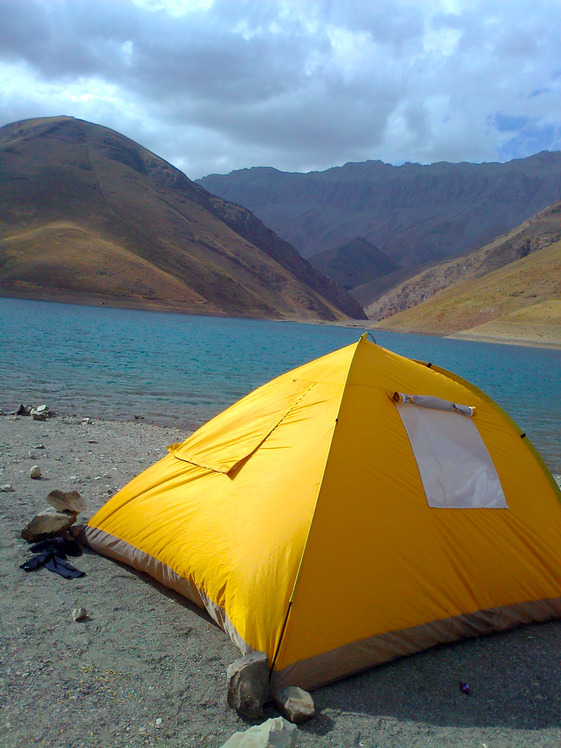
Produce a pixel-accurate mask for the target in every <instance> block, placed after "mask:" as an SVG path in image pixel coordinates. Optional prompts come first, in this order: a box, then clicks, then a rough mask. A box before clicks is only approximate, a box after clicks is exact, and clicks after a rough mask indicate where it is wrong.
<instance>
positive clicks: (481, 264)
mask: <svg viewBox="0 0 561 748" xmlns="http://www.w3.org/2000/svg"><path fill="white" fill-rule="evenodd" d="M560 239H561V201H558V202H556V203H554V204H553V205H550V206H549V207H548V208H546V209H545V210H543V211H541V212H540V213H538V214H537V215H535V216H532V218H529V219H528V220H527V221H524V222H523V223H522V224H521V225H520V226H517V227H516V228H515V229H513V230H512V231H510V232H508V233H507V234H504V235H503V236H500V237H498V238H497V239H495V241H493V242H491V243H490V244H487V245H486V246H485V247H482V248H481V249H479V250H476V251H475V252H472V253H470V254H468V255H465V256H464V257H460V258H458V259H455V260H449V261H448V262H442V263H439V264H438V265H435V266H433V267H430V268H428V269H426V270H423V271H422V272H420V273H418V274H417V275H415V276H413V277H410V278H408V279H407V280H406V281H405V282H403V283H400V284H398V285H396V286H395V287H394V288H392V289H390V290H389V291H387V292H386V293H384V294H383V295H381V296H380V297H379V298H377V299H376V300H375V301H373V302H372V303H371V304H370V305H369V306H367V307H366V311H367V314H368V316H369V317H370V318H371V319H375V320H383V319H384V318H386V317H390V316H392V315H394V314H397V313H399V312H402V311H404V310H406V309H409V308H411V307H415V306H417V305H419V304H421V303H422V302H424V301H426V300H427V299H430V298H431V297H432V296H434V295H435V294H437V293H438V292H440V291H443V290H444V289H446V288H449V287H451V286H456V285H458V284H461V283H465V282H467V281H469V280H474V279H476V278H481V277H483V276H486V275H488V274H489V273H492V272H493V271H495V270H498V269H500V268H502V267H504V266H506V265H508V264H509V263H512V262H514V261H516V260H519V259H521V258H523V257H526V256H527V255H530V254H532V253H534V252H537V251H539V250H540V249H544V248H546V247H548V246H550V245H551V244H554V243H555V242H557V241H559V240H560Z"/></svg>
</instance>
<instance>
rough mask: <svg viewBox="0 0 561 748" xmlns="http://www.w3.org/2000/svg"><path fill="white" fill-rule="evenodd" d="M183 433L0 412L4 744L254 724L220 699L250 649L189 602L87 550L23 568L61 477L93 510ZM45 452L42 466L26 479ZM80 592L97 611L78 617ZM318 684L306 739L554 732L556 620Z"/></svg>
mask: <svg viewBox="0 0 561 748" xmlns="http://www.w3.org/2000/svg"><path fill="white" fill-rule="evenodd" d="M185 436H186V434H184V433H181V432H180V431H178V430H176V429H170V428H162V427H158V426H152V425H149V424H144V423H142V422H134V423H119V422H111V421H101V420H97V419H95V420H93V421H92V422H90V423H84V422H82V419H80V418H76V417H68V418H53V419H50V420H49V421H47V422H44V423H42V422H37V421H33V420H31V419H30V418H18V419H16V420H14V419H12V418H9V417H5V416H1V417H0V485H2V484H5V483H12V484H13V486H14V488H15V491H14V492H13V493H0V519H1V522H0V559H1V563H0V614H1V619H0V620H1V625H0V746H2V747H3V748H12V747H14V746H21V747H22V748H24V747H27V746H32V745H33V746H35V745H38V746H53V748H64V747H66V746H68V747H72V748H74V747H75V746H92V747H93V746H96V747H97V746H111V747H114V748H119V747H120V746H152V745H161V746H170V747H171V748H175V747H176V746H177V747H178V748H179V746H208V747H209V748H213V747H214V746H217V747H218V746H221V745H222V744H223V742H225V741H226V739H227V738H228V737H229V736H230V735H231V734H232V733H234V732H236V731H237V730H241V729H245V728H246V727H247V726H248V725H247V724H246V723H244V722H243V721H242V720H241V719H240V718H239V717H238V716H237V715H236V713H235V712H233V711H232V710H230V709H229V708H228V707H227V705H226V703H225V694H226V689H225V671H226V667H227V666H228V664H229V663H230V662H231V661H232V660H234V659H236V657H237V656H239V653H238V651H237V649H236V648H235V647H234V645H233V644H232V643H231V642H230V640H229V639H228V638H227V636H226V635H225V634H224V633H223V632H222V631H221V630H220V629H218V628H217V627H216V626H215V625H214V624H212V623H211V622H210V620H209V619H208V618H207V617H206V616H205V615H204V614H203V613H201V612H200V611H198V610H197V609H196V608H194V607H193V606H192V605H191V604H190V603H188V602H186V601H184V600H182V599H181V598H180V597H178V596H177V595H175V594H174V593H171V592H169V591H167V590H166V589H164V588H163V587H161V586H160V585H158V584H157V583H155V582H153V581H151V580H150V579H149V578H148V577H146V576H144V575H143V574H138V573H136V572H134V571H132V570H131V569H129V568H127V567H125V566H121V565H119V564H117V563H115V562H114V561H111V560H109V559H107V558H103V557H100V556H97V555H96V554H94V553H92V552H87V553H85V554H84V555H83V556H82V557H80V558H78V559H75V564H76V566H78V568H80V569H82V570H84V571H85V572H86V574H87V576H85V577H83V578H81V579H74V580H65V579H63V578H62V577H60V576H58V575H56V574H52V573H50V572H48V571H47V570H46V569H40V570H38V571H36V572H32V573H29V574H26V573H25V572H24V571H22V570H21V569H20V568H19V565H20V564H21V563H23V562H24V561H25V560H26V559H27V558H29V556H30V554H29V551H28V544H27V543H26V542H25V541H23V540H21V538H20V532H21V529H22V528H23V526H24V525H25V524H26V523H27V521H28V520H29V519H31V517H32V516H33V515H34V514H35V513H36V512H38V511H41V510H43V509H44V508H46V506H47V505H46V503H45V497H46V496H47V494H48V493H49V492H50V491H52V490H53V489H55V488H58V489H62V490H70V489H76V490H78V491H80V493H81V494H82V495H83V496H84V498H85V499H86V501H87V504H88V510H87V512H86V513H85V515H86V516H88V517H89V516H91V514H92V513H93V512H94V511H95V510H96V509H97V508H98V507H100V506H101V505H102V504H103V503H104V501H105V500H106V499H107V498H108V497H109V496H110V495H112V494H113V493H114V492H115V491H116V490H117V489H119V488H120V487H121V486H122V485H124V483H125V482H127V481H128V480H129V479H130V478H132V477H133V476H134V475H136V474H137V473H138V472H140V471H141V470H142V469H143V468H144V467H146V466H148V465H150V464H151V463H153V462H154V461H156V460H157V459H158V458H159V457H160V456H163V454H164V453H165V446H166V445H167V444H169V443H172V442H175V441H179V440H182V439H183V438H185ZM39 445H43V447H44V448H40V446H39ZM35 464H37V465H39V466H40V467H41V471H42V474H43V478H42V479H41V480H31V479H30V477H29V471H30V468H31V466H32V465H35ZM77 605H79V606H84V607H86V608H87V610H88V612H89V616H88V618H87V619H86V620H84V621H82V622H78V623H76V622H74V621H73V620H72V616H71V613H72V609H73V608H74V607H76V606H77ZM460 681H465V682H467V683H468V684H469V685H470V688H471V693H470V694H469V695H467V696H466V695H465V694H463V693H462V692H461V691H460V688H459V683H460ZM314 698H315V701H316V707H317V712H318V715H317V717H316V718H315V719H314V720H312V721H311V722H309V723H308V724H306V725H304V726H302V727H301V728H300V731H299V742H298V745H301V746H345V747H346V746H369V747H374V746H376V747H377V748H382V747H383V746H427V745H430V746H449V745H458V746H488V747H489V748H492V747H495V746H530V745H532V746H559V745H561V622H557V621H556V622H550V623H546V624H541V625H533V626H526V627H523V628H520V629H518V630H516V631H513V632H509V633H507V634H500V635H495V636H488V637H484V638H480V639H474V640H470V641H464V642H460V643H457V644H455V645H449V646H442V647H438V648H435V649H432V650H430V651H428V652H425V653H421V654H419V655H415V656H412V657H407V658H404V659H401V660H399V661H396V662H393V663H390V664H388V665H385V666H381V667H378V668H376V669H374V670H371V671H369V672H367V673H365V674H363V675H359V676H355V677H353V678H349V679H346V680H344V681H341V682H339V683H337V684H335V685H332V686H329V687H326V688H322V689H320V690H318V691H316V692H315V693H314ZM270 716H277V715H276V712H275V710H274V709H273V707H268V708H267V713H266V717H270Z"/></svg>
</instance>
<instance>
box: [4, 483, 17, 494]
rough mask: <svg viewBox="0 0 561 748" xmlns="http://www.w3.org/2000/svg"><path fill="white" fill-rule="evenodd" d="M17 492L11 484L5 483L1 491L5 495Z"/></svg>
mask: <svg viewBox="0 0 561 748" xmlns="http://www.w3.org/2000/svg"><path fill="white" fill-rule="evenodd" d="M15 490H16V489H15V488H14V487H13V486H12V484H11V483H4V485H3V486H0V491H4V493H12V491H15Z"/></svg>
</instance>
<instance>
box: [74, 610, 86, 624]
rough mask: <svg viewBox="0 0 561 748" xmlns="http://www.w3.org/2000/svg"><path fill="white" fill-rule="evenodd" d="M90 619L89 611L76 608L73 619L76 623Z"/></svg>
mask: <svg viewBox="0 0 561 748" xmlns="http://www.w3.org/2000/svg"><path fill="white" fill-rule="evenodd" d="M87 617H88V611H87V610H86V609H85V608H74V610H73V611H72V618H73V619H74V620H75V621H83V620H84V618H87Z"/></svg>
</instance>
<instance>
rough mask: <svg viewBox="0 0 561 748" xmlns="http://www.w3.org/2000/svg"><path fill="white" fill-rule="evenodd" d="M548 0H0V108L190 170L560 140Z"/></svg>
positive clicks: (508, 147)
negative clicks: (115, 140) (85, 131)
mask: <svg viewBox="0 0 561 748" xmlns="http://www.w3.org/2000/svg"><path fill="white" fill-rule="evenodd" d="M560 27H561V4H559V3H558V0H440V1H438V0H435V1H434V2H431V3H426V2H424V1H421V0H385V2H383V3H364V2H362V0H346V2H342V0H341V1H338V0H236V2H232V0H134V2H133V0H80V1H78V0H26V2H21V0H2V3H0V112H1V113H2V114H1V116H2V121H0V124H5V123H8V122H10V121H14V120H15V119H23V118H26V117H38V116H49V115H56V114H70V115H73V116H76V117H81V118H84V119H88V120H90V121H94V122H98V123H100V124H105V125H108V126H109V127H113V128H114V129H116V130H119V131H120V132H123V133H124V134H125V135H127V136H129V137H132V138H133V139H135V140H137V141H138V142H140V143H142V144H143V145H145V146H146V147H148V148H150V149H151V150H153V151H155V152H156V153H158V154H159V155H161V156H163V157H164V158H166V159H168V160H170V161H172V162H173V163H175V164H176V165H178V166H180V168H184V170H185V171H186V173H187V174H188V176H190V177H192V178H196V177H199V176H202V175H204V174H207V173H210V172H216V171H228V170H230V169H233V168H243V167H248V166H254V165H270V166H275V167H277V168H280V169H288V170H307V169H312V168H315V169H324V168H328V167H330V166H333V165H336V164H341V163H344V162H345V161H349V160H355V161H361V160H366V159H370V158H371V159H378V158H379V159H382V160H385V161H389V162H393V163H401V162H404V161H421V162H425V163H426V162H431V161H438V160H452V161H459V160H471V161H480V160H495V159H501V160H505V159H508V158H511V157H519V156H525V155H530V153H532V152H535V151H536V150H540V149H543V148H551V149H554V148H559V147H560V132H561V106H560V103H559V102H561V91H560V88H561V47H560V45H559V43H558V33H557V30H558V29H559V28H560Z"/></svg>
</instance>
